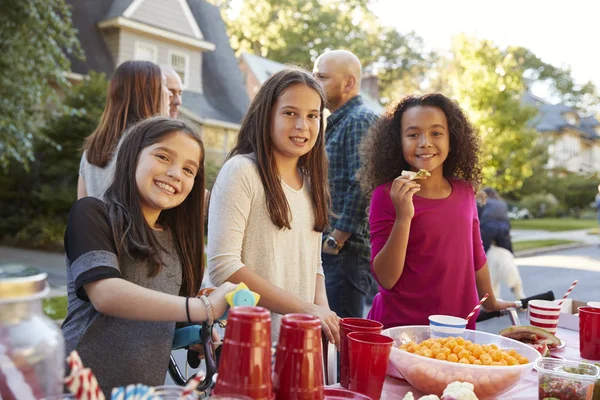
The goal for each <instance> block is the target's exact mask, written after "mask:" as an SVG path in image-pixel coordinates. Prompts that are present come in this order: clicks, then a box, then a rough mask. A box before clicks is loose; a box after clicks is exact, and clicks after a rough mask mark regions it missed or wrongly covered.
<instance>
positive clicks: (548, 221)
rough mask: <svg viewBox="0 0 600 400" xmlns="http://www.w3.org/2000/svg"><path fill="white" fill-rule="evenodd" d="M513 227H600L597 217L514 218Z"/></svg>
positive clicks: (548, 229)
mask: <svg viewBox="0 0 600 400" xmlns="http://www.w3.org/2000/svg"><path fill="white" fill-rule="evenodd" d="M510 224H511V226H512V228H513V229H539V230H545V231H551V232H558V231H569V230H573V229H592V228H597V227H598V222H597V221H596V220H595V219H575V218H536V219H520V220H512V221H510Z"/></svg>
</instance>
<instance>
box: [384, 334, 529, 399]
mask: <svg viewBox="0 0 600 400" xmlns="http://www.w3.org/2000/svg"><path fill="white" fill-rule="evenodd" d="M382 334H383V335H387V336H389V337H391V338H392V339H394V341H395V345H394V346H393V347H392V353H391V354H390V361H389V364H388V374H389V375H392V376H396V377H403V378H404V379H406V380H407V381H408V383H410V384H411V385H412V386H413V387H414V388H416V389H417V390H419V391H421V392H423V393H425V394H435V395H438V396H441V395H442V393H443V391H444V389H445V388H446V386H447V385H448V384H449V383H451V382H454V381H461V382H470V383H472V384H473V386H475V394H476V395H477V397H478V398H480V399H494V398H496V397H498V396H499V395H501V394H503V393H505V392H507V391H508V390H510V389H511V388H512V387H513V386H514V385H515V384H517V383H518V382H519V381H520V380H521V379H522V378H523V376H525V375H526V374H527V373H529V372H530V371H531V370H532V369H533V365H534V363H535V361H536V360H537V359H538V358H541V355H540V353H539V352H538V351H537V350H535V349H534V348H533V347H531V346H528V345H526V344H523V343H521V342H517V341H516V340H512V339H508V338H505V337H502V336H499V335H493V334H491V333H485V332H478V331H473V330H468V329H465V330H464V331H463V333H462V334H461V335H460V336H461V337H462V338H464V339H465V340H470V341H471V342H473V343H477V344H481V345H484V344H488V345H490V344H496V345H497V346H498V347H499V348H500V349H502V350H511V349H514V350H515V351H516V352H518V353H519V354H520V355H522V356H524V357H527V358H528V359H529V363H527V364H522V365H514V366H502V367H500V366H487V365H470V364H459V363H453V362H449V361H445V360H437V359H432V358H427V357H423V356H419V355H416V354H413V353H409V352H407V351H404V350H400V349H399V348H398V346H400V345H402V344H406V343H409V342H417V343H420V342H422V341H423V340H426V339H429V338H430V337H432V330H431V329H430V327H429V326H400V327H396V328H389V329H386V330H384V331H383V332H382Z"/></svg>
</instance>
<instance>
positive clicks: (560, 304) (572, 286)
mask: <svg viewBox="0 0 600 400" xmlns="http://www.w3.org/2000/svg"><path fill="white" fill-rule="evenodd" d="M575 285H577V279H575V282H573V284H572V285H571V287H570V288H569V290H567V293H565V295H564V296H563V298H562V299H561V300H560V301H559V302H558V305H559V306H562V303H563V301H565V299H566V298H567V297H568V296H569V295H570V294H571V292H572V291H573V288H574V287H575Z"/></svg>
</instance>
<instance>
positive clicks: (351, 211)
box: [325, 96, 378, 257]
mask: <svg viewBox="0 0 600 400" xmlns="http://www.w3.org/2000/svg"><path fill="white" fill-rule="evenodd" d="M377 118H378V116H377V114H375V113H374V112H373V111H371V110H370V109H368V108H367V107H366V106H365V105H364V103H363V100H362V98H361V97H360V96H356V97H353V98H352V99H351V100H350V101H348V102H347V103H346V104H344V105H343V106H342V107H340V108H339V109H337V110H335V112H334V113H333V114H331V115H330V116H329V118H327V130H326V131H325V143H326V149H327V155H328V157H329V187H330V190H331V200H332V206H333V209H332V211H333V213H334V214H335V215H337V218H336V217H333V218H332V220H331V221H330V223H331V228H332V230H333V229H337V230H340V231H345V232H351V233H352V236H350V238H349V239H348V241H347V242H346V246H350V247H351V248H353V249H354V250H356V251H357V253H358V254H359V255H362V256H365V257H370V256H371V248H370V245H369V226H368V221H367V206H368V201H367V197H366V196H365V195H364V194H363V193H362V192H361V189H360V185H359V183H358V179H357V178H356V172H357V171H358V168H359V166H360V160H359V157H358V146H359V144H360V141H361V140H362V138H363V136H364V135H366V133H367V131H368V129H369V127H370V126H371V125H372V124H373V123H374V122H375V121H376V120H377ZM329 233H330V232H326V235H325V237H327V235H328V234H329Z"/></svg>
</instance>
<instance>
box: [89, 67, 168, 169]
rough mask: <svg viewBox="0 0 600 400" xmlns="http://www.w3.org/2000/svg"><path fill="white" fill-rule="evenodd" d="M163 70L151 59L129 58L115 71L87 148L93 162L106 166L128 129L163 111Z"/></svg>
mask: <svg viewBox="0 0 600 400" xmlns="http://www.w3.org/2000/svg"><path fill="white" fill-rule="evenodd" d="M161 88H162V73H161V71H160V67H159V66H158V65H156V64H154V63H153V62H150V61H125V62H124V63H123V64H121V65H119V68H117V69H116V70H115V72H114V73H113V76H112V78H110V82H109V83H108V89H107V91H106V106H105V107H104V112H103V113H102V118H100V123H99V124H98V126H97V127H96V130H95V131H94V133H92V134H91V135H90V136H88V137H87V138H86V139H85V142H84V144H83V150H84V151H85V152H86V153H85V154H86V158H87V160H88V162H89V163H90V164H94V165H96V166H98V167H100V168H105V167H106V165H107V164H108V162H109V161H110V160H111V158H112V157H113V153H114V151H115V149H116V147H117V143H119V139H121V136H122V135H123V132H125V130H126V129H127V128H128V127H129V126H131V125H133V124H135V123H137V122H139V121H141V120H143V119H146V118H149V117H151V116H153V115H158V114H160V105H161V96H162V93H161Z"/></svg>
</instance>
